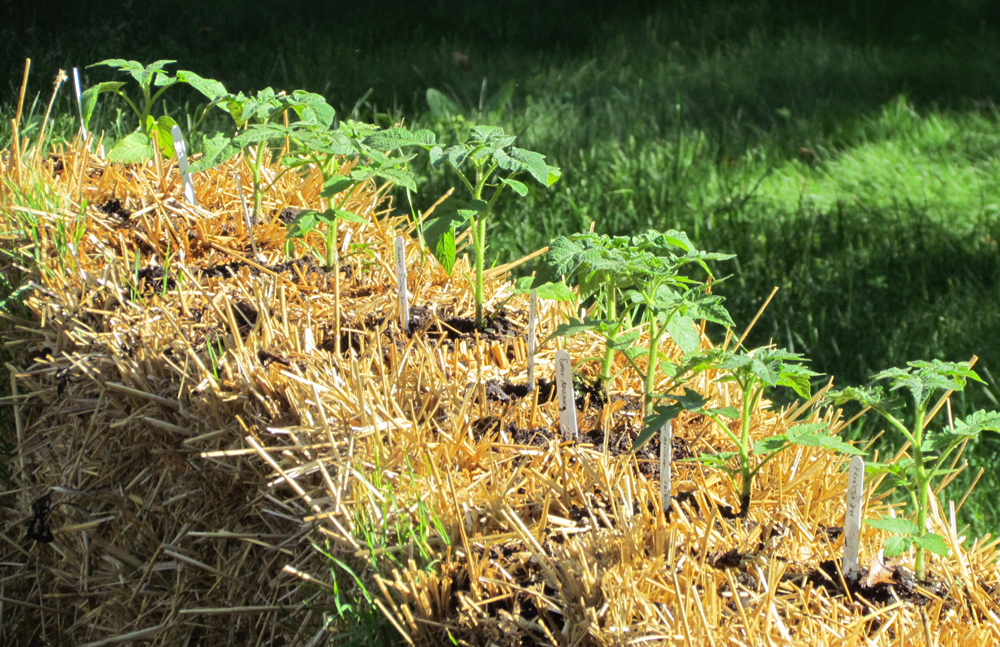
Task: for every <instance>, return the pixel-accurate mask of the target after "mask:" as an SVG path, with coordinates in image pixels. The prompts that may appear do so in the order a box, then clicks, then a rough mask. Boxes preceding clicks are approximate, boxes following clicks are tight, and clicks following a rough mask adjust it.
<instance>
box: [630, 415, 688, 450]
mask: <svg viewBox="0 0 1000 647" xmlns="http://www.w3.org/2000/svg"><path fill="white" fill-rule="evenodd" d="M676 416H677V411H676V407H674V406H670V407H655V408H654V413H653V415H651V416H646V418H645V420H644V421H643V422H644V425H643V429H642V431H641V432H639V435H638V436H636V439H635V440H634V441H633V442H632V449H631V450H629V451H633V452H634V451H638V450H640V449H642V447H643V445H645V444H646V443H647V442H649V440H650V439H651V438H652V437H653V436H655V435H656V434H658V433H660V431H661V430H662V429H663V426H664V425H666V424H667V423H668V422H669V421H671V420H673V419H674V418H675V417H676Z"/></svg>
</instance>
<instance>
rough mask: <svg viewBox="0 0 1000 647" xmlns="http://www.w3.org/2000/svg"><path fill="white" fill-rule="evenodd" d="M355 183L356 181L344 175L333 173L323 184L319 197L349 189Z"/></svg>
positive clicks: (327, 196) (329, 195)
mask: <svg viewBox="0 0 1000 647" xmlns="http://www.w3.org/2000/svg"><path fill="white" fill-rule="evenodd" d="M355 184H357V181H356V180H354V179H353V178H350V177H348V176H346V175H334V176H333V177H331V178H330V179H329V180H327V181H326V182H325V183H324V184H323V190H322V191H320V192H319V195H320V197H323V198H332V197H333V196H335V195H337V194H338V193H343V192H344V191H346V190H348V189H350V188H351V187H352V186H354V185H355Z"/></svg>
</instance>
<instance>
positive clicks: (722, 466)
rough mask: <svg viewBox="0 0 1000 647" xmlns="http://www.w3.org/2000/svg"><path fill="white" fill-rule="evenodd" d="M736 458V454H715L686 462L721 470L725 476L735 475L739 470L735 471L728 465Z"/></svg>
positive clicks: (703, 455)
mask: <svg viewBox="0 0 1000 647" xmlns="http://www.w3.org/2000/svg"><path fill="white" fill-rule="evenodd" d="M736 456H739V454H738V453H737V452H719V453H717V454H701V455H699V456H695V457H694V458H691V459H688V460H693V461H696V462H698V463H701V464H702V465H707V466H708V467H712V468H715V469H719V470H722V471H723V472H726V473H727V474H736V473H737V472H738V471H739V470H735V469H733V468H732V467H730V465H729V462H730V461H731V460H732V459H733V458H734V457H736Z"/></svg>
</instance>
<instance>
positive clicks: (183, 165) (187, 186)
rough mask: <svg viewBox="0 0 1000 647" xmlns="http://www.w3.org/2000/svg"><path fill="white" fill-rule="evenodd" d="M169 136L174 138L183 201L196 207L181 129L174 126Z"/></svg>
mask: <svg viewBox="0 0 1000 647" xmlns="http://www.w3.org/2000/svg"><path fill="white" fill-rule="evenodd" d="M170 134H172V135H173V136H174V150H175V151H177V168H178V169H180V172H181V180H182V181H183V182H184V199H185V200H187V201H188V204H193V205H195V206H197V204H198V201H197V200H195V198H194V182H192V181H191V174H190V173H188V155H187V144H185V143H184V135H182V134H181V129H180V127H178V126H176V125H175V126H174V127H173V128H171V129H170Z"/></svg>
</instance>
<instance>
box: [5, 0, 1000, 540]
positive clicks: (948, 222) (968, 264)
mask: <svg viewBox="0 0 1000 647" xmlns="http://www.w3.org/2000/svg"><path fill="white" fill-rule="evenodd" d="M411 5H412V3H411ZM304 7H305V5H301V6H300V5H298V4H293V5H290V6H283V8H282V10H281V15H282V16H283V17H284V20H283V21H282V22H280V23H279V24H274V15H275V11H277V9H275V6H274V3H271V2H258V3H255V8H256V10H250V9H248V8H246V7H243V5H237V4H235V3H233V4H231V5H230V6H229V8H228V9H223V10H219V11H216V12H214V13H210V12H208V11H207V10H204V9H198V8H195V7H193V6H192V7H181V8H178V9H177V11H178V12H179V16H180V19H181V20H180V22H179V23H178V25H179V26H171V25H172V23H167V22H166V17H167V15H168V14H167V13H165V10H159V9H156V8H148V7H143V8H142V9H134V10H133V11H131V12H124V13H120V14H119V13H114V12H111V9H110V8H109V7H108V6H104V5H102V4H100V3H95V4H93V5H92V8H91V9H90V10H91V11H94V12H96V13H94V14H85V13H82V14H80V15H77V16H75V19H76V21H77V22H78V23H79V25H80V26H79V27H72V28H71V27H66V26H65V25H63V24H59V23H58V22H53V21H58V18H54V17H52V16H40V15H33V14H30V13H26V14H18V15H16V16H15V15H13V14H12V15H11V16H8V18H9V21H8V22H7V23H6V24H8V25H10V27H9V28H8V29H9V35H10V38H7V39H6V40H3V45H2V48H3V49H0V61H2V62H3V63H4V68H3V69H8V70H10V72H9V77H10V78H9V81H8V82H3V80H2V79H0V88H6V87H9V88H10V93H9V95H8V101H6V102H5V103H6V105H8V106H9V105H10V100H9V97H12V96H14V89H15V88H16V86H17V84H18V83H19V81H20V69H21V65H22V62H21V61H23V56H24V54H26V53H28V54H31V55H32V56H33V57H35V76H34V77H33V81H32V85H31V94H30V95H29V101H31V100H32V99H33V97H34V96H36V93H38V94H40V95H41V96H42V97H43V99H41V100H40V101H39V102H38V104H37V105H36V107H35V109H34V110H33V112H32V114H33V115H34V116H33V117H32V118H31V119H29V120H28V121H29V123H31V121H32V119H33V120H35V121H36V122H37V120H38V119H39V118H40V117H39V113H40V112H43V111H44V102H45V100H46V99H47V96H48V91H49V89H50V87H51V85H50V84H51V77H52V76H53V75H54V74H55V71H56V69H57V67H60V66H62V67H68V66H70V65H71V64H76V65H84V64H87V63H91V62H95V61H97V60H101V59H102V58H107V57H112V56H115V57H122V56H125V57H134V58H138V59H140V60H143V61H144V62H148V61H152V60H153V59H154V58H178V59H179V60H180V63H179V67H182V68H188V69H192V70H195V71H197V72H199V73H201V74H203V75H204V76H210V77H214V78H218V79H220V80H222V81H223V82H225V83H226V84H227V86H228V87H229V88H230V89H242V90H246V91H249V90H256V89H259V88H261V87H264V86H267V85H273V86H275V87H276V88H279V89H286V90H292V89H295V88H300V87H301V88H305V89H308V90H312V91H317V92H322V93H324V94H325V95H326V96H327V97H328V98H329V99H330V100H331V102H332V103H333V104H334V105H336V106H337V107H338V109H339V111H340V114H341V115H356V116H358V117H360V118H362V119H368V120H376V121H379V122H381V123H389V122H392V121H394V120H398V119H400V118H405V119H407V120H408V121H410V122H413V123H415V124H417V125H421V126H430V127H434V128H435V129H436V130H438V132H439V133H440V132H445V131H447V130H448V129H450V128H452V127H453V126H454V125H456V124H454V123H453V122H451V121H449V120H448V119H447V118H446V117H443V116H440V115H434V114H431V113H430V111H429V110H428V106H427V103H426V100H425V92H426V90H427V88H430V87H433V88H437V89H439V90H441V91H443V92H445V93H446V94H448V95H449V96H451V97H453V98H454V100H455V101H457V102H458V103H459V104H460V105H461V106H463V107H464V109H465V110H464V113H465V114H464V118H465V119H466V120H467V121H478V120H480V119H481V118H484V117H483V116H481V115H479V114H478V110H477V108H478V106H479V104H480V97H481V95H482V94H483V83H484V78H485V79H486V86H487V88H486V94H489V93H490V91H491V90H492V89H495V88H498V87H499V86H500V85H501V84H502V83H503V82H505V81H508V80H514V81H516V83H517V90H516V93H515V95H514V98H513V100H512V101H511V102H510V103H509V105H506V106H504V108H503V109H502V110H500V111H498V112H497V113H494V114H492V115H489V116H488V118H489V119H491V120H494V121H496V122H497V123H498V125H502V126H504V127H505V128H507V129H508V130H510V131H512V132H515V133H519V134H520V137H519V144H523V145H524V146H525V147H526V148H529V149H532V150H538V151H540V152H543V153H545V154H547V155H548V156H549V161H550V163H553V164H556V165H558V166H560V167H562V169H563V170H564V177H563V179H562V180H561V181H560V182H559V183H558V184H557V185H556V186H555V187H553V189H550V190H546V191H541V190H535V191H533V192H532V193H531V194H530V196H529V197H528V199H526V200H518V201H513V200H509V201H507V202H505V203H503V204H502V205H500V210H499V212H498V215H499V217H497V218H495V219H494V225H493V229H492V231H491V236H490V239H491V241H492V248H491V250H490V252H489V254H488V259H495V260H496V261H497V262H500V263H502V262H506V261H509V260H512V259H513V258H515V257H518V256H520V255H522V254H524V253H527V252H530V251H532V250H534V249H537V248H538V247H540V246H542V245H545V244H546V243H547V242H548V241H549V240H550V239H551V238H553V237H554V236H556V235H559V234H569V233H573V232H576V231H580V230H582V229H585V228H587V227H589V226H590V223H591V222H594V223H595V229H596V231H597V232H599V233H605V232H606V233H612V234H624V233H635V232H637V231H640V230H643V229H645V228H648V227H654V228H661V229H663V228H668V227H676V228H680V229H684V230H686V231H687V232H688V233H689V234H691V236H692V237H693V238H694V239H695V242H696V243H697V244H698V245H699V247H701V248H703V249H708V250H710V251H721V252H733V253H736V254H737V255H738V259H737V262H736V263H735V264H730V265H727V266H725V267H724V268H720V270H721V271H731V272H732V273H733V276H732V277H731V278H730V279H728V280H727V281H726V282H725V283H723V284H722V285H720V286H719V288H718V290H719V293H720V294H723V295H724V296H726V297H727V299H728V305H729V306H730V309H731V312H732V313H733V317H734V319H735V320H736V321H737V322H738V323H740V324H747V323H748V322H749V321H750V319H751V318H752V316H753V315H754V313H755V312H756V311H757V309H758V308H759V307H760V305H761V303H762V302H763V300H764V298H765V297H766V296H767V294H768V293H769V292H770V290H771V288H772V287H773V286H779V287H780V288H781V289H780V291H779V292H778V295H777V297H776V299H775V301H774V302H773V303H772V304H771V306H770V307H769V309H768V310H767V311H766V312H765V314H764V316H763V317H762V319H761V320H760V321H759V322H758V324H757V326H756V328H755V329H754V331H753V334H752V336H751V338H750V340H749V343H750V344H751V345H758V344H763V343H767V342H768V341H770V340H774V341H775V342H777V343H779V344H781V345H784V346H786V347H788V348H790V349H791V350H794V351H795V352H800V353H804V354H805V355H806V356H808V357H810V358H812V360H813V361H812V365H811V367H812V368H813V369H814V370H817V371H821V372H824V373H827V374H830V375H835V376H836V378H837V384H839V385H840V386H846V385H848V384H856V383H860V382H862V381H864V380H865V379H866V378H867V376H868V375H870V374H872V373H874V372H877V371H879V370H881V369H884V368H888V367H890V366H900V365H903V364H904V363H905V362H906V361H908V360H911V359H931V358H940V359H946V360H956V361H957V360H964V359H968V358H969V357H970V356H971V355H973V354H977V355H979V356H980V358H981V359H980V362H979V364H978V365H977V369H978V370H980V373H981V374H982V375H984V376H986V377H987V379H988V382H989V384H988V386H987V387H980V386H978V385H977V386H975V387H971V388H970V390H969V392H968V393H967V394H965V396H964V397H963V398H962V399H960V400H957V401H956V403H955V405H956V414H958V413H962V412H963V411H965V410H969V409H972V408H977V407H990V408H996V407H998V406H1000V405H998V402H997V400H998V397H1000V388H998V385H997V383H996V381H995V380H994V379H993V377H992V376H993V375H1000V346H998V345H997V344H996V343H995V340H997V339H1000V250H998V247H997V242H998V241H1000V188H998V187H1000V183H998V182H997V180H998V170H1000V169H998V168H997V165H998V162H997V152H998V150H1000V114H998V112H997V110H996V107H995V105H994V103H993V101H992V98H993V97H996V96H1000V75H998V74H997V73H996V70H998V69H1000V28H998V24H1000V21H998V18H997V15H996V12H995V10H993V9H992V8H991V5H990V3H988V2H985V1H981V0H954V1H953V2H947V3H939V4H938V5H936V6H935V7H934V10H933V11H931V10H929V9H927V10H922V9H919V8H913V7H911V6H910V5H902V4H901V3H897V2H894V1H891V0H882V1H881V2H868V3H850V4H849V5H848V6H843V7H842V6H841V5H839V4H838V5H836V6H834V5H832V4H831V5H830V6H826V5H825V4H822V3H815V4H814V3H801V2H790V1H789V2H781V1H777V0H775V1H772V2H756V3H741V4H739V5H736V4H735V3H725V2H708V3H705V2H677V3H672V4H670V6H669V7H667V6H663V7H659V8H653V9H646V8H644V6H638V5H636V6H632V5H630V4H625V5H623V6H618V5H615V6H612V5H610V4H609V5H608V6H607V7H604V10H603V12H602V11H595V12H592V13H588V12H586V11H581V10H579V9H578V8H576V7H573V6H571V5H570V4H569V3H568V2H562V1H554V2H551V3H544V4H543V5H541V6H537V3H531V4H529V3H527V2H516V3H511V5H510V6H509V8H508V10H507V11H506V12H504V13H502V14H500V15H495V14H494V13H493V12H494V10H495V9H494V5H492V4H489V5H487V4H482V5H479V4H472V5H469V6H467V7H465V10H464V11H463V12H454V11H451V10H450V4H449V3H447V2H444V1H443V0H439V1H437V2H431V3H425V4H422V5H421V6H419V7H417V6H410V5H402V4H401V5H400V6H395V5H388V6H387V7H386V9H385V11H383V12H379V13H378V16H376V17H373V16H370V15H367V14H365V12H362V11H360V10H358V11H355V10H344V12H343V13H340V14H337V13H335V12H334V11H333V10H332V9H305V8H304ZM79 11H81V12H82V11H83V10H82V9H80V10H79ZM72 18H74V17H72V16H71V17H67V18H65V19H66V20H67V21H69V20H71V19H72ZM65 24H70V23H69V22H67V23H65ZM202 27H205V28H206V30H202V29H201V28H202ZM54 35H55V36H58V38H57V39H53V36H54ZM84 36H86V37H84ZM53 43H55V45H54V44H53ZM454 50H460V51H463V52H465V53H467V54H468V55H469V57H470V60H471V62H472V69H471V70H470V71H466V70H464V69H461V68H459V67H457V66H455V65H454V64H453V63H452V61H451V52H452V51H454ZM104 74H105V73H103V72H96V71H92V72H88V76H87V78H88V80H89V81H90V82H94V81H96V80H104V79H106V78H108V77H107V76H106V75H104ZM194 100H195V97H192V96H191V95H185V94H184V93H183V92H177V93H176V94H174V93H173V91H171V92H168V94H167V95H166V101H167V103H166V104H165V105H166V107H167V110H168V111H169V112H170V114H171V115H172V116H174V117H175V118H177V119H178V121H179V122H180V123H182V124H184V123H186V119H187V117H186V115H190V114H191V113H192V112H193V109H194V104H193V103H192V102H193V101H194ZM72 110H73V104H72V102H71V101H70V99H69V92H68V87H67V88H64V90H63V95H62V96H61V97H60V100H59V101H58V102H57V111H58V113H59V114H60V115H63V116H62V117H60V118H59V119H58V120H57V125H56V128H55V130H54V132H53V139H54V141H58V139H59V138H60V137H68V136H72V134H73V133H74V128H75V126H74V121H73V119H72V118H71V117H70V115H72V114H73V113H72ZM9 112H10V110H9V108H8V109H7V110H5V111H4V114H5V115H8V114H9ZM97 119H98V120H99V121H98V123H100V124H103V127H104V128H106V129H108V131H109V134H114V133H116V134H118V135H120V134H122V132H121V127H120V124H121V120H120V119H118V115H117V113H116V111H115V110H114V108H110V107H104V108H102V109H101V110H100V112H99V114H98V116H97ZM7 121H8V119H7V118H5V119H4V120H3V121H2V122H0V146H6V145H7V143H8V142H9V138H10V130H9V123H3V122H7ZM218 123H222V122H221V120H220V121H219V122H218ZM457 126H458V127H459V128H461V127H462V123H461V122H458V123H457ZM115 128H117V129H118V130H117V131H116V130H115ZM194 143H195V146H197V144H198V138H197V137H194ZM448 186H450V184H449V183H448V182H447V181H446V180H445V179H442V178H441V177H438V178H435V179H430V180H428V181H427V182H426V184H425V185H424V187H423V189H422V192H421V196H420V197H419V198H418V199H417V201H416V202H417V204H418V206H419V205H426V204H428V203H429V202H431V201H433V200H434V199H435V198H436V197H437V196H438V195H440V193H441V192H442V191H443V190H446V189H447V188H448ZM524 269H526V270H530V267H528V268H524ZM872 424H873V423H872ZM857 433H861V432H860V431H858V432H857ZM998 451H1000V441H998V439H997V438H995V437H989V436H987V437H986V438H984V439H983V440H982V441H981V442H980V443H979V445H978V446H977V447H976V448H975V450H974V451H973V452H970V456H971V462H972V463H973V465H974V466H980V465H982V466H988V465H991V464H994V463H995V459H996V458H997V453H998ZM998 488H1000V475H998V474H996V473H995V471H994V470H992V469H990V470H989V471H988V473H987V475H986V477H984V480H983V481H982V482H981V484H980V487H979V494H978V495H974V496H973V498H971V499H970V501H969V502H968V503H967V504H966V508H965V510H964V512H965V516H966V520H967V521H969V522H971V523H972V524H973V530H974V531H975V532H985V531H993V532H996V531H997V530H998V529H1000V509H998V504H997V502H996V501H995V497H991V496H990V492H991V491H995V490H996V489H998Z"/></svg>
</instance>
